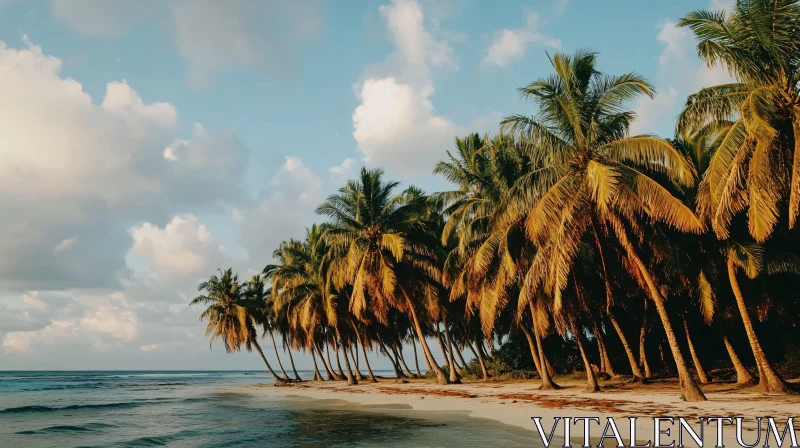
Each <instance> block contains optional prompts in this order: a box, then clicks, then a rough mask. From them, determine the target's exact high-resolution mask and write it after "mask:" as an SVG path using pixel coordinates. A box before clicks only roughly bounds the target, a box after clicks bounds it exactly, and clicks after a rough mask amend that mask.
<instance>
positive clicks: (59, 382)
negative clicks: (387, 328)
mask: <svg viewBox="0 0 800 448" xmlns="http://www.w3.org/2000/svg"><path fill="white" fill-rule="evenodd" d="M267 382H269V380H268V379H267V378H266V376H265V375H264V374H263V373H261V372H175V371H168V372H123V371H113V372H0V441H1V442H0V445H2V446H4V447H32V448H38V447H59V448H62V447H63V448H66V447H146V446H170V447H261V446H266V447H328V446H342V447H344V446H365V447H409V446H419V447H423V446H429V447H439V446H458V447H473V446H475V447H478V446H495V445H497V444H499V443H502V445H503V446H504V447H505V448H510V447H522V446H526V447H527V446H531V445H533V444H534V443H535V442H536V440H538V437H536V436H535V434H534V433H532V432H525V431H523V430H518V429H515V428H512V427H509V426H505V425H500V424H496V423H492V422H489V421H485V420H481V419H473V418H468V417H464V416H462V415H455V414H453V415H446V414H434V413H420V412H413V413H412V412H410V411H406V410H390V409H385V410H382V411H379V412H374V411H364V410H358V408H357V407H356V408H354V407H353V406H347V407H345V406H342V405H335V404H321V403H319V404H315V403H314V402H309V401H293V400H278V401H269V402H265V401H264V400H263V399H256V398H252V397H250V396H248V395H246V394H240V393H231V392H225V391H224V389H226V388H231V387H236V386H246V385H251V384H259V383H267Z"/></svg>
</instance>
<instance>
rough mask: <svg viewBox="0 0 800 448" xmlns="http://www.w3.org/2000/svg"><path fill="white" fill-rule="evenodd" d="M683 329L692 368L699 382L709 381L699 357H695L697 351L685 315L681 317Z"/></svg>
mask: <svg viewBox="0 0 800 448" xmlns="http://www.w3.org/2000/svg"><path fill="white" fill-rule="evenodd" d="M683 329H684V330H685V331H686V340H687V341H688V342H689V354H690V355H692V362H693V363H694V369H695V370H697V376H698V377H700V383H701V384H708V383H710V382H711V381H709V379H708V374H706V369H704V368H703V365H702V364H700V358H698V357H697V352H696V351H695V350H694V343H693V342H692V335H691V334H690V333H689V324H687V323H686V318H685V317H684V318H683Z"/></svg>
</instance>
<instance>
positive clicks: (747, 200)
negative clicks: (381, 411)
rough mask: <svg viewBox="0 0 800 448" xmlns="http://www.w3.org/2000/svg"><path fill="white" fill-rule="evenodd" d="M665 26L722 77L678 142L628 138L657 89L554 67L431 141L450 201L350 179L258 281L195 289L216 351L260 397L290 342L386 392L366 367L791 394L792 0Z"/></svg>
mask: <svg viewBox="0 0 800 448" xmlns="http://www.w3.org/2000/svg"><path fill="white" fill-rule="evenodd" d="M679 26H681V27H686V28H688V29H689V30H691V32H692V33H693V34H694V36H695V38H696V40H697V50H698V55H699V57H700V58H701V59H702V60H703V61H705V62H706V63H707V64H708V65H709V66H718V67H722V68H724V69H725V70H727V71H728V72H729V73H730V75H731V77H732V78H733V79H735V80H736V82H733V83H731V84H725V85H716V86H711V87H706V88H703V89H701V90H700V91H698V92H696V93H695V94H693V95H691V96H690V97H689V98H688V99H687V100H686V104H685V107H684V109H683V111H682V112H681V113H680V115H679V116H678V117H676V121H675V132H674V135H669V136H654V135H632V134H631V132H630V128H631V125H632V123H634V122H635V120H636V119H637V117H636V114H635V113H634V112H633V110H632V109H633V104H634V101H635V100H638V99H640V97H642V96H647V97H651V98H652V97H654V95H655V90H654V88H653V86H652V85H651V84H650V83H649V82H648V81H647V80H646V79H644V78H643V77H642V76H640V75H638V74H637V73H635V72H625V71H624V70H622V74H619V73H609V74H606V73H601V72H599V71H598V69H597V67H598V59H599V58H601V57H602V56H601V55H599V54H596V53H594V52H592V51H590V50H578V51H576V52H574V53H573V54H560V53H559V54H548V55H547V56H546V57H548V58H549V61H550V64H551V65H552V69H551V73H550V74H549V75H548V76H546V77H543V78H540V79H536V80H534V81H532V82H531V83H530V84H528V85H526V86H523V87H521V88H520V89H519V93H520V95H521V96H522V97H523V98H524V99H525V100H526V102H525V105H524V109H525V110H523V111H521V113H519V114H514V115H511V116H508V117H506V118H505V119H503V120H502V122H501V123H499V126H498V129H497V131H496V132H494V133H493V134H492V135H479V134H470V135H467V136H464V137H461V136H454V140H455V144H454V147H452V148H442V151H445V150H447V155H446V157H444V159H445V160H442V161H440V162H439V163H437V164H436V165H435V166H434V167H431V169H432V170H433V173H434V174H435V175H437V176H441V178H443V179H444V180H446V181H447V182H449V183H450V184H452V189H451V190H450V191H442V192H431V193H428V192H424V191H422V190H420V189H418V188H416V187H414V186H406V185H402V184H401V183H400V182H397V181H395V180H392V179H388V178H387V177H386V175H385V173H384V171H383V170H382V169H367V168H362V169H361V171H360V173H359V175H358V176H357V177H356V178H355V179H351V180H349V181H347V182H346V183H345V184H344V185H343V186H342V187H341V188H340V189H339V191H337V192H335V193H333V194H331V195H330V196H328V198H327V199H326V200H325V201H324V202H323V203H322V204H320V205H319V207H318V208H317V213H318V215H319V217H320V223H319V224H316V225H314V226H312V227H311V228H309V229H307V231H306V236H305V238H304V239H302V240H294V239H291V240H288V241H284V242H283V243H281V244H280V246H279V247H277V248H276V249H275V251H274V253H272V254H264V259H265V262H267V263H268V264H267V265H266V267H264V268H263V272H262V273H261V274H260V275H257V276H255V277H253V278H252V279H250V280H246V281H244V280H240V279H239V278H238V276H237V275H236V274H234V273H233V272H232V271H231V270H230V269H228V270H221V271H219V272H218V273H217V274H216V275H213V276H212V277H211V278H210V279H209V280H208V281H205V282H203V283H201V284H200V287H199V290H200V292H201V295H200V296H199V297H197V298H196V299H195V300H194V301H193V302H192V303H193V304H203V305H206V306H208V308H207V309H206V310H205V312H204V313H203V314H202V316H201V318H202V319H205V320H207V321H208V327H207V334H208V335H209V336H210V337H211V340H212V342H213V341H214V340H215V339H217V338H219V339H221V340H222V342H223V343H224V347H225V349H226V350H228V351H238V350H241V349H242V348H244V349H245V350H247V351H250V350H251V349H252V348H254V349H255V350H256V351H257V352H258V353H259V354H260V355H261V357H262V358H263V360H264V363H265V364H266V366H267V369H268V370H269V372H270V374H271V375H272V378H273V380H274V381H275V382H276V383H283V382H289V381H298V380H299V378H300V377H299V375H298V374H297V371H296V369H295V368H294V361H293V360H292V359H291V358H288V357H287V356H286V354H287V353H288V355H289V357H290V356H291V351H292V350H296V351H299V352H304V353H306V354H308V355H310V357H311V358H312V360H313V365H314V379H315V380H317V381H347V384H356V383H358V382H367V381H369V382H376V381H381V378H380V377H379V376H377V375H376V374H375V372H374V370H373V367H372V366H371V364H370V361H371V360H372V361H373V362H374V360H375V359H376V358H377V357H387V358H388V360H389V363H390V364H391V366H392V368H393V370H394V372H395V375H396V376H397V377H399V378H406V377H420V376H423V375H422V373H423V371H426V372H428V373H427V375H428V376H430V377H431V378H435V380H436V381H438V383H439V384H442V385H446V384H451V383H459V382H461V381H462V380H467V379H471V380H490V379H492V378H493V377H499V378H506V377H517V376H515V373H514V372H515V371H524V370H530V374H529V375H528V376H526V377H536V378H537V380H536V381H537V382H539V383H540V388H541V389H557V388H559V387H560V386H559V384H558V382H559V376H564V375H576V374H578V375H580V376H581V377H583V378H585V380H586V384H587V388H588V390H589V391H599V390H601V389H602V385H603V382H604V381H605V380H608V379H610V378H614V379H619V378H625V379H628V380H630V381H631V382H635V383H651V382H665V384H669V383H670V381H672V380H674V379H675V378H677V386H676V388H679V390H680V395H681V397H682V398H683V399H685V400H687V401H703V400H705V399H706V397H705V395H704V393H703V389H704V385H706V384H709V383H712V382H730V383H731V384H734V383H735V384H736V386H737V387H741V388H747V387H751V386H752V387H757V390H758V391H760V392H761V393H764V394H791V393H795V392H796V391H795V390H794V389H793V386H792V384H791V383H788V382H787V380H786V379H787V378H789V377H795V376H797V373H798V371H800V342H798V340H800V339H798V336H800V288H798V287H797V286H798V285H800V282H799V281H798V280H799V279H800V277H798V275H800V230H798V215H800V90H798V89H799V88H800V86H798V82H800V4H799V2H798V0H770V1H767V0H739V1H738V2H737V4H736V7H735V8H734V10H733V11H732V12H730V13H725V12H719V11H704V10H701V11H695V12H691V13H689V14H686V15H685V17H683V19H682V20H681V21H680V23H679ZM509 88H511V87H509ZM275 213H280V210H276V211H275ZM270 259H271V260H270ZM266 336H269V337H270V338H271V339H264V340H269V341H270V345H273V349H274V351H275V354H276V356H277V357H278V360H279V361H278V362H279V363H280V365H278V366H275V365H270V363H269V362H268V361H267V359H266V357H265V355H264V353H263V351H262V348H261V346H260V345H259V342H258V341H259V340H260V338H261V337H266ZM279 346H280V347H283V348H284V349H285V351H282V350H279V348H278V347H279ZM282 354H283V356H281V355H282ZM464 354H468V355H469V356H468V357H467V358H469V359H467V360H465V359H464ZM420 358H421V361H420ZM281 359H282V361H281ZM286 361H289V362H288V363H285V362H286ZM276 367H277V370H276ZM285 368H286V369H285ZM578 372H579V373H578ZM642 387H646V386H642Z"/></svg>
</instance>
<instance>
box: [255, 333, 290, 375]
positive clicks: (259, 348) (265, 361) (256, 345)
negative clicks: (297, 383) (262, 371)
mask: <svg viewBox="0 0 800 448" xmlns="http://www.w3.org/2000/svg"><path fill="white" fill-rule="evenodd" d="M252 342H253V347H255V348H256V351H257V352H258V354H259V355H261V359H263V360H264V364H266V366H267V370H269V374H270V375H272V381H274V382H275V384H283V383H285V382H286V380H284V379H283V378H281V377H279V376H278V375H277V374H276V373H275V371H274V370H272V366H271V365H269V361H267V357H266V356H264V351H262V350H261V346H260V345H259V344H258V341H257V340H256V339H255V338H253V341H252Z"/></svg>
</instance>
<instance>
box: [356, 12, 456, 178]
mask: <svg viewBox="0 0 800 448" xmlns="http://www.w3.org/2000/svg"><path fill="white" fill-rule="evenodd" d="M380 12H381V14H382V15H383V17H384V19H385V20H386V24H387V27H388V29H389V33H390V36H391V41H392V42H393V43H394V44H395V48H396V50H395V51H394V52H393V53H392V54H391V55H389V57H387V59H386V60H385V61H384V62H383V63H382V64H379V65H377V66H372V67H368V68H367V70H366V71H365V76H364V78H363V79H362V81H361V82H360V83H359V84H358V85H357V86H356V95H357V96H358V98H359V100H360V105H359V106H358V107H356V109H355V111H354V112H353V126H354V132H353V137H354V138H355V140H356V142H357V143H358V148H359V150H360V151H361V153H362V154H363V155H364V157H363V159H364V162H365V163H367V164H369V165H373V166H374V165H380V166H383V167H385V168H386V169H387V170H389V171H390V173H391V174H393V175H414V174H420V173H429V172H430V170H431V169H432V165H431V164H432V163H433V161H435V160H438V159H439V158H440V157H442V156H443V155H444V152H445V150H446V149H447V148H449V147H450V146H451V144H452V143H451V142H452V139H453V137H454V136H455V135H457V134H458V133H459V132H461V128H460V127H459V126H457V125H455V124H453V123H452V122H450V121H449V120H448V119H447V118H444V117H441V116H438V115H436V114H435V113H434V107H433V104H432V102H431V100H430V97H431V95H432V94H433V92H434V81H433V76H432V69H434V68H450V69H454V68H456V62H455V58H454V56H453V52H452V49H451V48H450V46H449V44H448V43H447V42H446V41H445V40H443V39H440V38H438V37H437V36H436V35H435V34H434V33H433V32H431V31H430V30H429V29H428V28H427V27H426V22H425V16H424V14H423V11H422V7H421V5H420V3H419V2H418V1H415V0H393V1H392V2H391V4H390V5H384V6H381V7H380Z"/></svg>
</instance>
